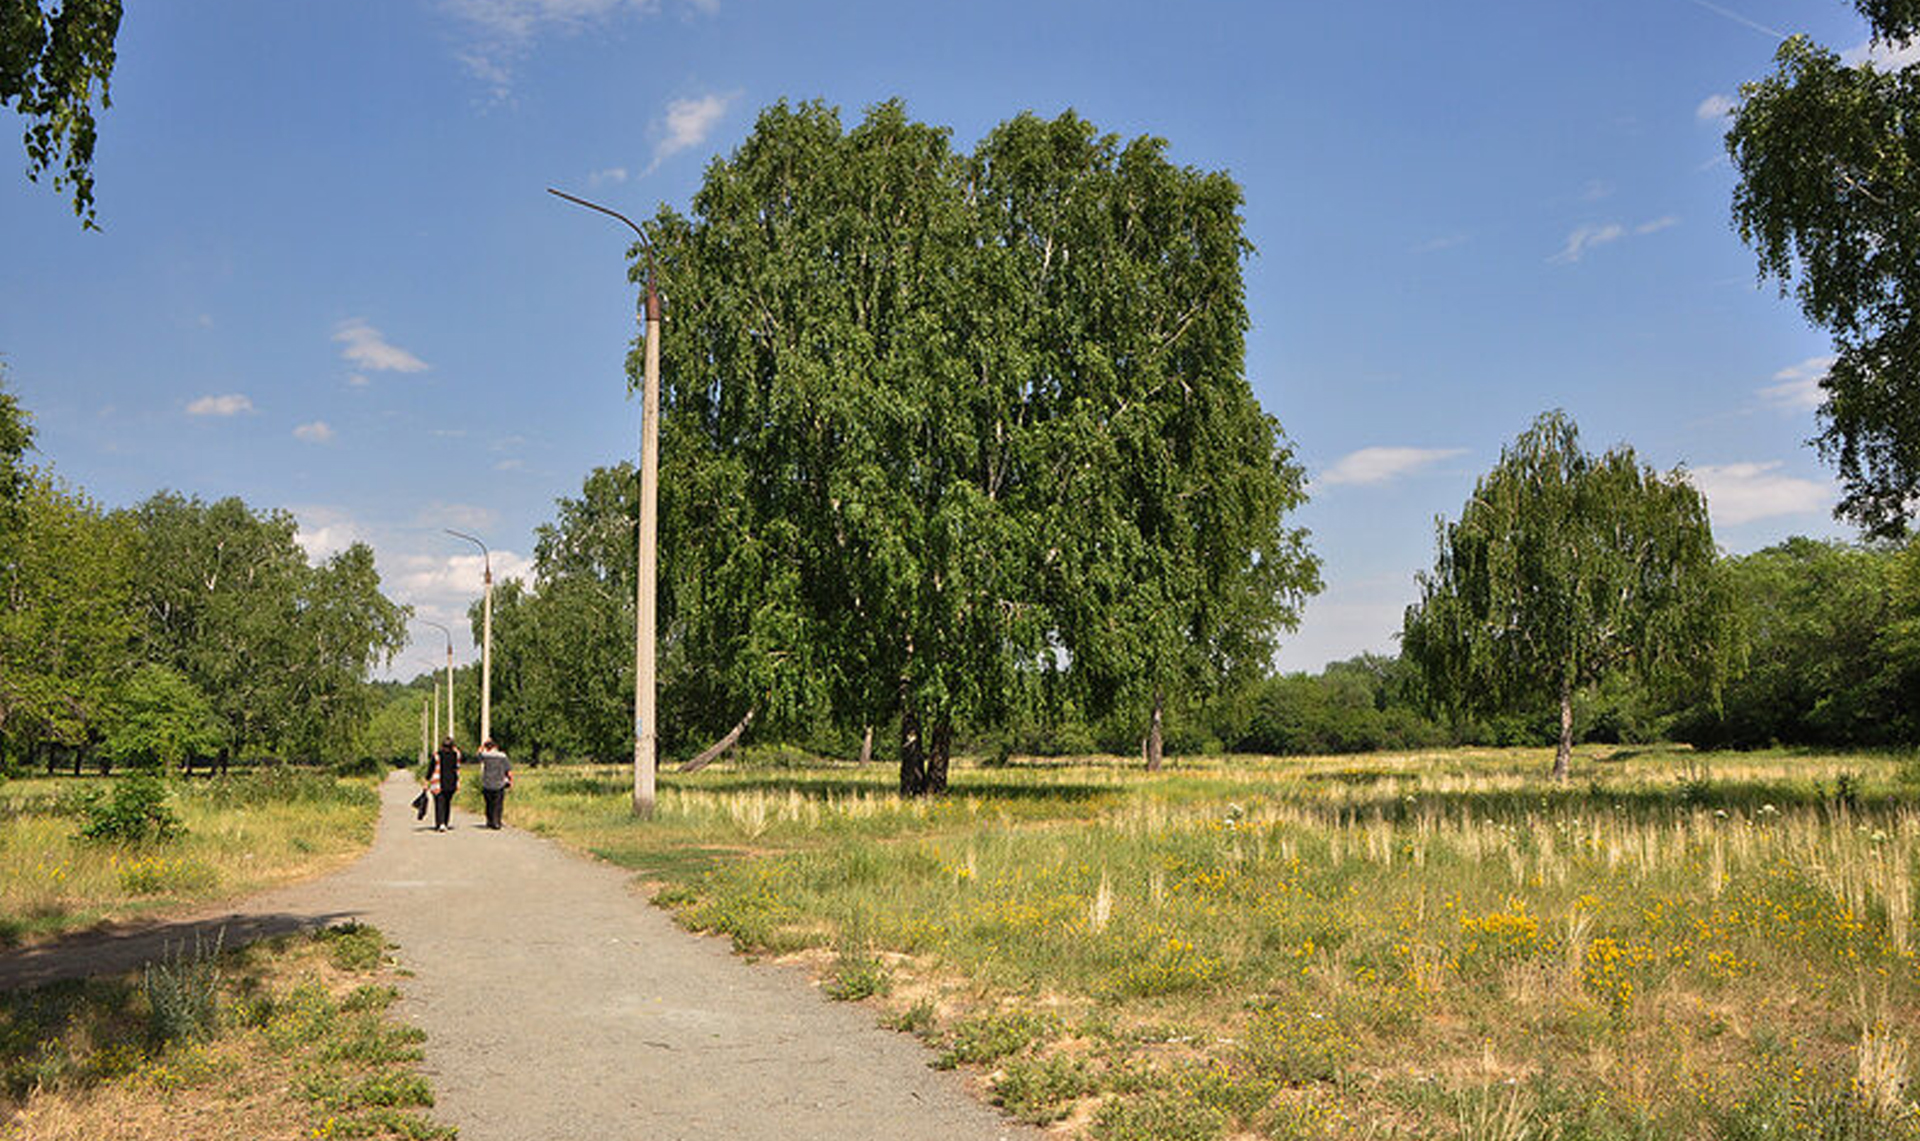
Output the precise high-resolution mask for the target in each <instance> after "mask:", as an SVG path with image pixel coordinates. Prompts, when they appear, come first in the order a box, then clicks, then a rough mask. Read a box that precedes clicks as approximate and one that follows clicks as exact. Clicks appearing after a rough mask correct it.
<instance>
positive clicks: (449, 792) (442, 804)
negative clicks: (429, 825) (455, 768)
mask: <svg viewBox="0 0 1920 1141" xmlns="http://www.w3.org/2000/svg"><path fill="white" fill-rule="evenodd" d="M455 791H456V790H454V789H451V788H450V789H446V790H445V791H443V792H436V793H434V794H433V823H434V826H435V827H439V826H440V825H442V824H445V823H446V822H447V817H449V816H451V815H453V794H454V792H455Z"/></svg>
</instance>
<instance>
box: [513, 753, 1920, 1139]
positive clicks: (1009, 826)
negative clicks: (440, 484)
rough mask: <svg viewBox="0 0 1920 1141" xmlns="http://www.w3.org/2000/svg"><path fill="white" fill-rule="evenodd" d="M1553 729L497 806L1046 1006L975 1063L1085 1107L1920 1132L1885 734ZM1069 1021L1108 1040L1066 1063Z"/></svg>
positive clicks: (1022, 1094) (912, 1005)
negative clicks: (1566, 732)
mask: <svg viewBox="0 0 1920 1141" xmlns="http://www.w3.org/2000/svg"><path fill="white" fill-rule="evenodd" d="M1548 760H1549V755H1548V754H1547V753H1545V752H1543V751H1539V750H1460V751H1442V752H1427V753H1417V754H1400V755H1382V756H1364V757H1340V758H1306V759H1299V760H1273V759H1266V758H1231V759H1228V760H1223V761H1211V762H1204V763H1199V764H1184V765H1180V766H1177V767H1176V768H1175V769H1173V770H1172V771H1169V772H1166V773H1163V774H1159V775H1157V776H1149V775H1147V774H1144V773H1139V772H1136V771H1133V769H1132V767H1131V765H1130V764H1129V765H1125V766H1123V765H1122V764H1120V763H1118V762H1100V763H1086V764H1068V765H1057V764H1050V765H1046V766H1035V767H1032V768H1026V767H1022V766H1015V767H1013V768H1008V769H982V768H975V767H971V766H963V767H962V768H960V769H959V770H958V771H957V773H956V779H955V786H954V790H953V793H952V795H950V796H949V797H948V798H947V799H945V800H943V801H940V802H936V803H927V802H901V801H900V800H898V799H897V798H895V797H893V796H892V795H891V793H890V792H889V790H888V787H887V786H888V783H889V782H890V778H891V774H890V773H888V772H885V771H874V770H870V771H868V772H864V773H862V772H858V771H854V770H848V769H846V768H838V769H833V770H827V771H819V772H811V771H794V772H785V773H778V774H768V773H765V772H753V771H739V772H732V773H725V772H723V773H718V774H701V775H700V776H699V777H697V778H693V779H687V778H668V779H667V781H666V783H665V785H664V787H663V790H662V794H661V798H660V808H661V811H660V814H659V817H658V819H657V820H656V821H655V822H653V823H650V824H647V825H645V826H638V825H636V824H635V823H634V822H633V820H632V819H631V817H630V816H629V815H628V814H627V810H626V800H625V795H626V785H625V777H624V774H623V773H620V772H618V771H613V772H609V773H607V774H605V775H593V776H582V775H581V774H580V773H578V772H570V773H567V774H564V775H562V774H540V775H539V776H537V777H535V778H534V779H532V780H530V781H528V782H526V792H525V793H524V794H523V793H516V796H518V797H520V798H521V801H522V803H520V804H519V805H517V806H516V809H515V811H516V814H517V815H518V818H519V819H520V820H521V821H522V822H523V823H524V822H531V823H533V824H535V825H536V826H538V827H540V828H541V829H543V830H546V831H550V832H553V833H555V834H557V835H559V836H561V837H562V838H564V839H566V840H567V841H568V842H570V843H573V844H576V845H578V846H580V847H583V848H586V849H589V850H593V851H596V852H598V853H600V854H601V855H604V856H607V857H608V858H611V859H615V860H617V861H619V862H622V863H624V864H626V865H628V866H631V867H634V868H636V869H638V870H641V871H643V872H644V873H645V874H646V876H647V878H649V879H652V880H654V881H656V882H659V883H661V884H663V885H665V886H664V889H663V891H662V894H661V899H662V900H663V901H664V902H667V903H669V904H671V905H673V906H675V907H676V908H678V909H679V912H680V914H681V916H682V918H683V921H685V922H687V923H689V924H690V925H692V926H695V927H699V928H703V929H708V930H714V931H720V932H725V933H727V934H729V935H730V936H731V937H732V938H733V940H734V942H735V944H736V945H737V946H739V947H740V948H741V949H742V950H745V951H749V952H754V953H774V954H781V953H790V952H794V951H798V950H804V949H809V948H812V949H816V950H815V953H816V954H818V953H820V950H821V949H828V948H831V949H833V950H834V951H835V953H836V955H837V957H836V958H833V959H830V960H827V962H829V963H837V964H839V965H838V966H828V967H827V968H826V970H827V973H828V974H829V976H830V977H832V976H833V974H834V972H835V971H839V972H841V973H844V972H845V971H846V969H847V964H848V963H853V964H855V965H857V966H858V967H859V969H860V970H861V971H863V972H866V971H870V970H871V969H872V967H871V965H872V964H873V963H876V962H877V963H882V964H884V965H885V969H886V970H887V971H888V972H889V973H890V974H891V975H892V976H893V977H892V982H891V986H890V987H877V988H875V993H884V994H886V995H887V996H888V997H885V998H882V999H876V1000H874V1001H878V1002H881V1003H883V1004H885V1005H886V1006H887V1007H888V1011H887V1014H886V1017H888V1018H889V1019H891V1020H893V1021H894V1022H895V1023H897V1024H901V1025H909V1024H911V1026H912V1027H913V1028H914V1029H916V1032H919V1033H922V1034H924V1035H925V1036H927V1037H928V1038H929V1039H930V1040H932V1041H934V1042H935V1043H936V1044H943V1045H946V1046H948V1047H949V1048H950V1047H951V1044H952V1043H953V1042H954V1041H956V1040H958V1038H959V1037H964V1036H965V1035H966V1034H967V1033H971V1031H969V1030H968V1029H967V1028H968V1027H970V1026H973V1025H974V1023H975V1022H976V1021H977V1020H978V1019H980V1018H992V1017H1002V1016H1005V1015H1006V1014H1008V1012H1029V1013H1030V1012H1034V1011H1039V1010H1044V1011H1046V1012H1047V1014H1048V1019H1049V1020H1048V1022H1047V1026H1048V1027H1049V1029H1048V1031H1047V1032H1046V1033H1044V1034H1040V1035H1038V1036H1037V1037H1036V1038H1035V1039H1034V1040H1033V1041H1031V1042H1026V1043H1023V1044H1021V1045H1019V1046H1018V1047H1016V1048H1014V1049H1013V1051H1012V1052H1011V1053H1010V1054H1008V1055H1006V1056H1005V1057H1004V1058H997V1059H995V1061H994V1062H993V1063H992V1068H990V1069H988V1070H987V1071H986V1072H987V1073H988V1074H990V1075H992V1080H993V1081H994V1082H996V1083H1006V1084H1007V1088H1008V1089H1009V1090H1011V1091H1013V1093H1010V1094H1009V1095H1008V1096H1014V1097H1015V1100H1016V1101H1017V1102H1018V1103H1019V1104H1020V1105H1021V1106H1022V1107H1023V1109H1022V1110H1021V1112H1023V1113H1030V1114H1039V1115H1052V1114H1054V1113H1056V1112H1058V1113H1060V1114H1062V1115H1064V1120H1066V1121H1069V1122H1076V1123H1078V1125H1077V1126H1075V1128H1077V1129H1079V1130H1080V1131H1081V1132H1083V1133H1086V1134H1089V1135H1092V1136H1096V1137H1100V1138H1103V1139H1111V1141H1124V1139H1126V1138H1130V1137H1136V1136H1138V1137H1159V1136H1194V1137H1218V1136H1222V1135H1224V1134H1225V1132H1227V1131H1229V1130H1237V1131H1240V1132H1241V1133H1244V1134H1248V1135H1266V1136H1275V1137H1303V1136H1304V1137H1311V1136H1327V1137H1345V1136H1353V1135H1362V1125H1359V1124H1356V1123H1364V1131H1370V1135H1373V1136H1381V1137H1389V1136H1422V1137H1462V1138H1465V1137H1503V1138H1504V1137H1521V1136H1527V1137H1551V1136H1566V1137H1586V1138H1594V1139H1599V1138H1621V1139H1623V1141H1624V1139H1628V1138H1653V1137H1665V1136H1681V1137H1699V1138H1714V1137H1726V1138H1742V1137H1760V1136H1781V1135H1798V1136H1814V1137H1834V1138H1841V1137H1861V1138H1865V1137H1873V1138H1900V1137H1916V1136H1920V1114H1916V1111H1915V1109H1914V1107H1913V1106H1912V1104H1911V1099H1910V1090H1911V1088H1912V1087H1911V1085H1910V1084H1909V1081H1910V1079H1911V1077H1912V1064H1913V1058H1912V1056H1911V1053H1910V1043H1911V1042H1912V1041H1913V1040H1914V1039H1915V1036H1916V1033H1920V965H1917V964H1916V959H1915V952H1914V948H1913V942H1914V934H1913V931H1912V909H1913V902H1914V901H1913V875H1914V862H1915V860H1916V858H1920V814H1917V813H1916V811H1915V809H1914V806H1913V803H1912V800H1911V798H1910V796H1909V794H1908V792H1907V791H1906V789H1905V786H1903V785H1901V784H1899V783H1898V780H1897V772H1896V768H1897V766H1896V764H1895V762H1894V761H1892V760H1891V759H1887V758H1878V757H1871V756H1852V757H1832V756H1826V757H1809V756H1796V755H1785V754H1763V755H1746V756H1711V757H1700V756H1695V755H1692V754H1689V753H1685V752H1676V751H1664V752H1663V751H1658V750H1653V751H1614V752H1608V753H1604V754H1601V755H1599V756H1595V755H1592V754H1589V755H1587V756H1586V757H1585V758H1584V759H1583V760H1582V762H1581V763H1580V765H1579V768H1578V771H1577V773H1576V778H1575V780H1574V781H1573V782H1571V783H1570V784H1568V785H1564V786H1554V785H1551V784H1549V783H1547V782H1546V781H1545V780H1543V779H1542V778H1543V776H1544V774H1545V773H1546V771H1547V767H1548ZM850 956H851V957H850ZM923 977H924V979H932V978H939V979H946V980H951V979H958V980H962V982H961V983H959V984H958V985H952V984H949V985H941V986H937V987H935V986H930V985H927V984H926V983H925V982H924V981H923ZM916 1008H918V1009H920V1010H921V1011H922V1014H921V1015H919V1016H916V1015H915V1014H914V1011H915V1010H916ZM1065 1040H1073V1041H1078V1042H1095V1043H1098V1046H1097V1048H1096V1049H1094V1050H1093V1051H1092V1053H1091V1054H1090V1055H1089V1056H1088V1058H1087V1061H1086V1070H1085V1072H1084V1073H1081V1072H1080V1071H1079V1070H1075V1071H1074V1072H1073V1073H1072V1074H1068V1073H1066V1071H1065V1070H1063V1069H1061V1068H1060V1067H1059V1066H1058V1065H1057V1064H1054V1063H1050V1062H1049V1061H1048V1059H1049V1058H1050V1057H1051V1056H1052V1053H1053V1052H1055V1050H1056V1047H1055V1046H1054V1045H1052V1044H1051V1043H1057V1042H1059V1041H1065ZM1251 1042H1258V1043H1259V1045H1258V1047H1257V1048H1255V1047H1254V1046H1252V1045H1250V1044H1249V1043H1251ZM1049 1066H1052V1067H1053V1068H1048V1067H1049ZM1083 1078H1084V1079H1085V1080H1084V1082H1083V1081H1082V1079H1083ZM1036 1091H1038V1092H1036ZM1047 1091H1052V1092H1051V1093H1048V1092H1047ZM1016 1095H1017V1096H1016ZM1047 1097H1056V1098H1063V1099H1067V1100H1065V1101H1058V1102H1046V1101H1045V1098H1047ZM1035 1098H1040V1099H1042V1100H1041V1103H1039V1104H1036V1103H1035V1101H1034V1099H1035Z"/></svg>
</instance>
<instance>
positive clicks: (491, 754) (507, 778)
mask: <svg viewBox="0 0 1920 1141" xmlns="http://www.w3.org/2000/svg"><path fill="white" fill-rule="evenodd" d="M477 757H478V760H479V761H480V799H482V800H484V801H486V802H487V827H489V828H491V829H493V830H494V831H496V832H497V831H499V830H500V816H501V813H502V812H503V811H504V810H505V809H506V806H507V790H508V789H510V788H512V787H513V762H512V761H509V760H508V759H507V755H506V754H505V753H503V752H501V751H500V749H499V748H498V747H497V746H495V745H494V743H493V738H491V737H489V738H487V740H486V742H485V743H484V744H482V745H481V746H480V752H479V753H478V754H477Z"/></svg>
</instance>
